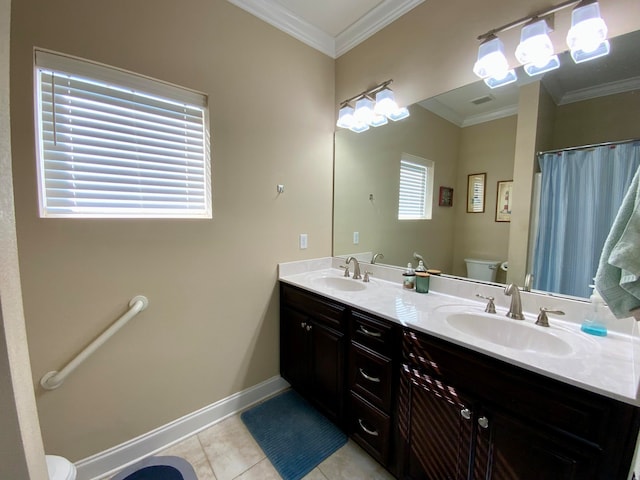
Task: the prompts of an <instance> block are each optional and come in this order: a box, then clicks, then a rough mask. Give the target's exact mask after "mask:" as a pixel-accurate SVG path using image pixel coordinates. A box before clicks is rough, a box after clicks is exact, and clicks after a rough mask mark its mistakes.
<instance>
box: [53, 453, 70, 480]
mask: <svg viewBox="0 0 640 480" xmlns="http://www.w3.org/2000/svg"><path fill="white" fill-rule="evenodd" d="M46 460H47V470H49V480H74V479H75V478H76V466H75V465H74V464H73V463H71V462H70V461H69V460H67V459H66V458H64V457H59V456H57V455H46Z"/></svg>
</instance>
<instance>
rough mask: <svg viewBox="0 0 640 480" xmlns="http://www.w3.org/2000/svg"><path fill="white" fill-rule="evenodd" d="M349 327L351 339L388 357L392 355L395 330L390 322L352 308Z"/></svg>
mask: <svg viewBox="0 0 640 480" xmlns="http://www.w3.org/2000/svg"><path fill="white" fill-rule="evenodd" d="M350 328H351V339H352V340H353V341H355V342H358V343H359V344H361V345H364V346H366V347H369V348H370V349H371V350H373V351H375V352H378V353H380V354H382V355H385V356H387V357H389V358H391V357H392V356H393V350H394V348H393V347H394V343H395V338H396V335H395V332H396V330H395V328H394V325H393V324H392V323H391V322H388V321H386V320H382V319H378V318H375V317H373V316H371V315H367V314H366V313H362V312H358V311H357V310H353V311H352V312H351V327H350Z"/></svg>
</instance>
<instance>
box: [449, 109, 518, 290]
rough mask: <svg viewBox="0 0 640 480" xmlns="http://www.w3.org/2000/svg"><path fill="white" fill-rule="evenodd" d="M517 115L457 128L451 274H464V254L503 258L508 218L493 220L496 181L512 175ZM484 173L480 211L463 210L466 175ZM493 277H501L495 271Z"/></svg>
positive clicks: (474, 256) (507, 233)
mask: <svg viewBox="0 0 640 480" xmlns="http://www.w3.org/2000/svg"><path fill="white" fill-rule="evenodd" d="M516 124H517V116H515V115H513V116H510V117H505V118H501V119H499V120H493V121H491V122H485V123H482V124H479V125H473V126H470V127H465V128H463V129H462V130H461V138H460V153H459V160H458V175H457V183H456V193H455V197H456V201H455V209H456V219H455V230H454V236H453V242H454V255H453V262H454V264H453V274H454V275H461V276H466V274H467V272H466V265H465V263H464V259H465V258H469V257H470V258H479V259H484V260H500V261H502V262H504V261H506V260H507V254H508V248H509V226H510V223H508V222H496V221H495V215H496V197H497V186H498V181H501V180H512V179H513V159H514V150H515V141H516ZM472 173H486V174H487V183H486V185H485V210H484V213H467V208H466V207H467V203H466V200H467V198H466V197H467V175H470V174H472ZM498 274H499V276H498V278H497V281H504V278H503V277H504V275H503V271H502V270H499V271H498Z"/></svg>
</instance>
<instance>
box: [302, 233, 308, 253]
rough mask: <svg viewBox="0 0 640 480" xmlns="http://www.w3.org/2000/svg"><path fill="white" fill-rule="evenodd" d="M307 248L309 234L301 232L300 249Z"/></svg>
mask: <svg viewBox="0 0 640 480" xmlns="http://www.w3.org/2000/svg"><path fill="white" fill-rule="evenodd" d="M305 248H307V234H306V233H301V234H300V250H304V249H305Z"/></svg>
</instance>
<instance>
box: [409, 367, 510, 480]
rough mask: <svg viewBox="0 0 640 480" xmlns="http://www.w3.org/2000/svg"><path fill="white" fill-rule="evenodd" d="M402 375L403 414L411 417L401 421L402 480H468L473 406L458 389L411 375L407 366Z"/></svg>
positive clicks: (417, 375) (420, 376)
mask: <svg viewBox="0 0 640 480" xmlns="http://www.w3.org/2000/svg"><path fill="white" fill-rule="evenodd" d="M402 374H403V375H402V380H401V381H402V382H403V383H404V385H402V386H401V398H400V412H401V413H400V414H401V415H403V414H404V415H405V416H406V415H407V414H408V417H409V418H408V421H406V420H407V419H401V420H400V422H401V424H402V425H404V428H403V427H402V426H401V434H402V435H403V437H404V438H403V440H404V444H405V460H404V468H405V471H404V472H403V477H404V478H409V479H415V480H466V479H467V478H468V477H469V470H470V462H471V448H472V436H473V435H472V434H473V405H472V403H471V402H470V401H469V399H467V398H465V397H464V396H463V395H461V394H460V392H459V391H458V390H456V389H455V388H453V387H451V386H449V385H446V384H445V383H443V382H441V381H440V380H437V379H433V378H431V377H430V376H428V375H424V374H420V373H418V372H416V371H413V372H411V371H410V370H409V368H408V367H407V366H406V365H405V366H403V371H402ZM403 430H404V431H403ZM511 480H513V479H511Z"/></svg>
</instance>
